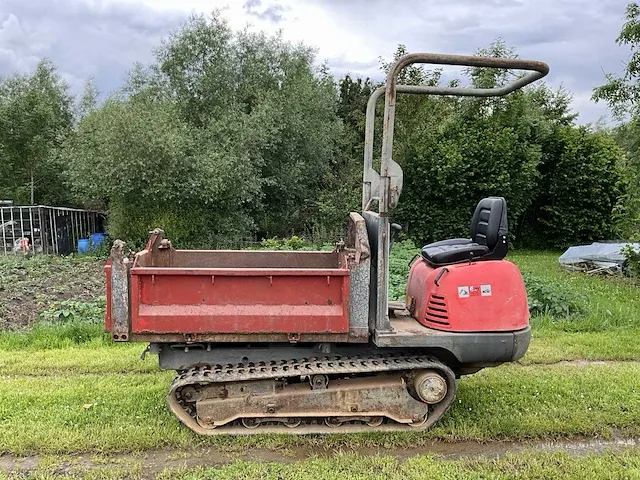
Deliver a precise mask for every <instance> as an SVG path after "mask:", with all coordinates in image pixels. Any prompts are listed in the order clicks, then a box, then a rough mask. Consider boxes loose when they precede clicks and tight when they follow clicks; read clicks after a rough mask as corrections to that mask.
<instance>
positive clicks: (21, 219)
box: [18, 207, 24, 238]
mask: <svg viewBox="0 0 640 480" xmlns="http://www.w3.org/2000/svg"><path fill="white" fill-rule="evenodd" d="M18 215H20V238H24V221H23V218H22V217H23V212H22V207H18Z"/></svg>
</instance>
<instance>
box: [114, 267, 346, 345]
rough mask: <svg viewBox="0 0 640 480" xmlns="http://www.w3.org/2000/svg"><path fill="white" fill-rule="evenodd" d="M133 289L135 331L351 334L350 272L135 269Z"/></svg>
mask: <svg viewBox="0 0 640 480" xmlns="http://www.w3.org/2000/svg"><path fill="white" fill-rule="evenodd" d="M108 270H109V268H108V266H107V267H105V271H106V272H107V295H108V298H110V292H109V283H110V282H109V275H108V273H109V272H108ZM130 287H131V333H133V334H144V333H160V334H162V333H230V334H238V333H292V334H297V333H347V332H349V313H348V312H349V270H348V269H309V268H307V269H262V268H255V269H250V268H244V269H227V268H162V267H135V266H134V267H133V268H132V269H131V285H130ZM109 324H110V314H109V311H107V315H106V318H105V325H106V326H107V328H109Z"/></svg>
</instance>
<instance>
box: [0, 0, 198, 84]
mask: <svg viewBox="0 0 640 480" xmlns="http://www.w3.org/2000/svg"><path fill="white" fill-rule="evenodd" d="M186 17H187V16H186V14H184V13H182V12H158V11H156V10H153V9H150V8H147V7H144V6H141V5H132V4H125V3H119V2H118V3H109V4H107V3H105V2H100V1H98V2H88V1H86V0H68V1H66V2H64V3H62V2H51V1H50V0H29V1H28V2H25V1H24V0H2V8H1V10H0V75H2V76H6V75H10V74H12V73H15V72H24V71H27V70H30V69H33V68H34V67H35V65H36V63H37V62H38V61H39V60H40V59H41V58H43V57H47V58H49V59H51V60H52V61H53V62H54V64H55V65H56V66H58V69H59V72H60V74H61V75H62V76H63V78H65V79H66V80H67V81H68V82H69V83H70V84H71V87H72V91H73V92H74V93H79V92H80V91H81V90H82V85H83V83H84V81H85V80H86V79H88V78H90V77H94V78H95V81H96V84H97V86H98V88H99V89H100V90H101V91H102V92H110V91H113V90H114V89H116V88H118V87H119V86H120V85H121V84H122V82H123V79H124V77H125V73H126V71H127V70H129V69H130V68H131V67H132V65H133V64H134V63H135V62H138V61H139V62H142V63H148V62H149V61H151V60H152V57H153V49H154V48H156V47H157V46H158V45H160V40H161V38H162V37H163V36H166V35H167V34H168V33H169V32H170V31H171V30H172V29H175V28H177V27H178V26H179V25H180V23H182V22H183V21H184V20H185V19H186Z"/></svg>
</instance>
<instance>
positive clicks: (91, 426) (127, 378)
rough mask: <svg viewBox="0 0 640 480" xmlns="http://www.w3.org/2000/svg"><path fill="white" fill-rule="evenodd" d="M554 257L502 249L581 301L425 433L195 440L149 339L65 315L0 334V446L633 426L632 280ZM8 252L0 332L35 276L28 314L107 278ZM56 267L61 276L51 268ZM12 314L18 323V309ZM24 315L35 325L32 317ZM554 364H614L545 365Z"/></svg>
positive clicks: (402, 263) (46, 470) (60, 447)
mask: <svg viewBox="0 0 640 480" xmlns="http://www.w3.org/2000/svg"><path fill="white" fill-rule="evenodd" d="M416 251H417V249H415V248H413V247H412V246H410V245H408V244H396V246H395V247H394V252H393V257H392V260H391V278H390V283H391V291H392V295H393V296H395V297H402V295H403V291H404V282H405V281H406V274H407V272H408V267H407V263H408V261H409V260H410V259H411V257H412V256H413V255H414V253H415V252H416ZM557 257H558V254H557V253H553V252H542V253H540V252H519V251H518V252H511V253H510V254H509V259H510V260H511V261H513V262H515V263H516V264H517V265H518V266H519V267H520V269H521V270H522V271H523V273H525V274H527V275H532V276H535V277H536V278H539V279H543V281H544V282H547V283H548V284H549V285H550V286H551V287H552V288H555V286H561V287H562V288H563V289H565V290H566V291H567V292H569V293H571V292H576V293H577V294H580V295H584V296H585V297H586V298H587V300H586V303H585V305H584V311H583V313H582V314H580V315H572V316H569V317H566V318H564V317H557V318H556V317H552V316H550V315H541V316H536V317H534V318H533V319H532V326H533V341H532V344H531V346H530V349H529V351H528V353H527V355H526V356H525V357H524V359H523V360H522V362H521V365H508V366H503V367H499V368H495V369H487V370H484V371H482V372H480V373H478V374H475V375H473V376H470V377H465V378H463V379H462V380H461V381H460V389H459V394H458V398H457V400H456V403H455V404H454V406H453V407H452V409H451V411H450V412H449V413H448V414H447V415H446V416H445V418H443V420H442V421H441V422H440V423H439V424H438V425H437V426H436V427H435V428H433V429H432V430H431V431H429V432H426V433H424V432H423V433H420V432H409V433H393V434H382V433H371V434H358V435H334V436H305V437H288V436H271V435H270V436H264V435H259V436H255V437H250V438H245V437H242V438H235V437H201V436H197V435H195V434H192V433H191V432H190V431H189V430H188V429H186V428H185V427H184V426H182V425H181V424H179V423H178V422H177V420H176V419H175V418H174V417H173V415H172V414H170V413H169V411H168V409H167V407H166V402H165V395H166V390H167V386H168V384H169V382H170V380H171V378H172V377H173V373H172V372H160V371H158V367H157V359H156V357H154V356H151V358H149V359H147V360H146V361H142V360H140V358H139V356H140V353H141V352H142V350H143V349H144V346H145V345H143V344H116V343H114V342H111V341H110V340H109V337H108V336H107V335H104V333H103V332H102V326H101V325H95V324H86V323H82V322H77V321H72V322H62V323H60V324H53V325H51V324H44V323H36V324H35V326H33V328H31V329H29V330H25V331H20V332H9V331H5V332H0V453H3V452H7V453H12V454H14V455H25V454H47V455H56V456H57V455H71V454H77V453H81V452H93V453H101V454H106V455H111V454H113V453H115V452H127V451H145V450H148V449H152V448H161V447H171V448H174V447H175V448H185V449H191V448H193V447H204V448H206V447H207V446H215V447H218V448H222V449H225V450H230V451H247V450H250V449H251V448H259V447H260V448H267V449H278V450H286V449H288V448H292V447H296V446H302V447H305V448H310V449H313V450H317V451H327V450H331V449H352V448H361V447H377V448H393V447H398V448H407V447H415V446H424V445H427V444H428V443H429V442H431V441H433V440H434V439H440V440H444V441H459V440H477V441H494V440H505V441H512V440H523V439H549V438H561V437H572V436H583V435H586V436H602V437H607V436H613V435H621V436H637V435H640V396H639V395H638V394H637V378H638V375H639V374H640V363H636V362H621V361H633V360H635V361H638V360H639V359H640V342H638V341H637V338H638V336H639V335H640V295H638V286H637V285H636V284H634V282H633V281H630V280H628V279H619V278H602V277H590V276H586V275H582V274H570V273H567V272H564V271H562V270H561V269H560V267H559V266H558V264H557ZM2 261H4V262H5V263H1V262H2ZM6 262H7V261H6V260H2V259H0V328H2V325H6V324H7V321H8V317H7V316H6V315H7V313H6V312H7V305H8V303H7V302H14V303H15V302H18V303H19V302H28V301H30V300H29V299H32V298H33V299H35V296H34V297H30V296H29V295H32V294H31V293H27V292H28V291H29V289H32V290H37V289H38V288H40V287H41V286H42V285H44V286H45V294H46V296H45V297H38V299H37V300H34V305H35V306H34V307H33V308H32V309H31V310H29V311H30V312H31V313H30V314H29V315H33V312H34V311H35V309H36V308H39V309H40V311H41V310H42V309H43V308H45V307H46V305H48V304H49V303H50V302H51V301H53V300H56V299H61V298H70V297H72V298H74V299H78V298H80V299H83V300H85V301H89V300H93V299H95V296H96V295H99V294H102V292H100V291H98V290H99V289H96V290H92V288H94V287H90V288H89V289H88V290H87V291H85V292H80V294H79V296H78V294H77V292H78V290H76V289H77V288H79V287H78V285H79V284H80V283H81V282H79V281H78V282H77V281H76V280H75V279H72V281H71V284H72V287H70V291H69V292H65V291H64V288H65V287H64V281H63V280H64V277H70V276H73V274H72V271H73V268H78V269H80V270H81V271H83V272H85V273H86V272H90V271H91V272H93V273H92V274H93V275H96V279H97V280H96V284H95V285H97V284H98V283H99V282H102V271H101V266H100V265H99V262H96V261H95V260H90V259H55V260H37V259H28V260H23V262H24V265H22V266H21V265H19V264H17V263H15V262H17V260H15V259H13V260H11V262H14V263H6ZM28 262H32V263H28ZM38 262H42V263H38ZM83 262H84V263H83ZM6 265H10V268H7V267H6ZM98 267H100V268H98ZM56 269H59V270H60V271H61V272H62V273H60V274H59V273H56V272H57V271H56ZM83 275H84V273H83ZM9 277H11V278H13V279H14V280H15V279H16V278H17V282H14V283H12V282H13V280H12V281H8V279H9ZM31 277H33V278H32V279H31V280H29V278H31ZM45 277H50V278H45ZM8 285H11V286H9V287H8ZM15 285H17V287H16V286H15ZM95 285H94V286H95ZM7 288H9V293H7V291H8V290H7ZM74 292H75V293H74ZM82 295H86V296H84V297H83V296H82ZM45 300H46V301H45ZM14 307H15V305H14V306H11V307H10V309H11V311H16V310H15V308H14ZM3 309H4V310H3ZM3 315H4V317H3ZM29 318H31V317H29ZM20 322H22V323H24V318H23V317H21V318H20ZM22 323H20V324H22ZM27 323H33V321H32V319H31V320H28V321H27ZM18 326H20V325H18ZM562 360H608V361H611V363H607V364H603V365H587V366H579V365H562V364H561V365H552V364H553V363H555V362H560V361H562ZM53 464H55V462H53V463H52V465H53ZM639 464H640V451H637V450H633V451H631V452H628V453H624V454H622V453H617V454H613V453H612V454H605V455H599V456H598V455H593V456H589V457H584V458H583V457H579V458H576V457H573V456H568V455H563V454H548V453H545V454H541V453H531V454H523V455H520V454H519V455H518V456H511V457H507V458H505V459H501V460H498V461H493V460H489V459H479V460H458V461H447V460H443V459H434V458H431V457H418V458H412V459H411V460H408V461H407V462H400V461H398V460H396V459H393V458H382V457H374V458H372V457H362V456H359V455H337V456H333V457H331V458H328V459H320V458H313V459H309V460H305V461H302V462H296V463H290V464H264V463H258V462H244V463H234V464H232V465H228V466H224V467H218V468H206V469H195V470H193V469H192V470H168V471H165V472H163V473H162V474H161V475H160V477H161V478H309V479H315V478H337V477H349V478H424V477H435V478H439V477H442V478H513V477H515V476H517V477H518V478H545V477H546V478H581V479H582V478H640V467H639ZM56 471H57V470H55V468H53V467H52V466H51V465H50V466H49V467H47V466H46V465H44V466H43V467H42V468H40V469H38V470H36V471H35V472H32V473H31V474H26V476H25V477H24V478H43V479H44V478H52V475H53V473H54V472H56ZM77 471H78V473H79V475H86V476H87V477H88V478H138V477H140V476H142V475H145V476H146V474H147V473H148V472H145V471H144V469H142V468H141V466H140V465H138V466H135V467H127V466H122V468H120V467H118V468H114V467H113V466H110V467H109V468H106V467H105V468H104V469H99V468H98V469H92V470H91V471H84V470H82V468H79V470H77ZM2 478H3V474H2V473H0V479H2Z"/></svg>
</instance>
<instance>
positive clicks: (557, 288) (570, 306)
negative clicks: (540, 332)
mask: <svg viewBox="0 0 640 480" xmlns="http://www.w3.org/2000/svg"><path fill="white" fill-rule="evenodd" d="M524 283H525V285H526V287H527V296H528V298H529V311H530V312H531V315H534V316H535V315H546V314H548V315H551V316H552V317H556V318H563V317H564V318H566V317H570V316H573V315H579V314H581V313H583V312H584V306H585V302H586V297H584V296H583V295H579V294H577V293H575V292H574V291H572V290H571V289H569V288H568V287H567V286H566V285H565V284H564V283H561V282H554V281H549V280H546V279H542V278H540V277H536V276H533V275H530V274H525V275H524Z"/></svg>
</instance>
